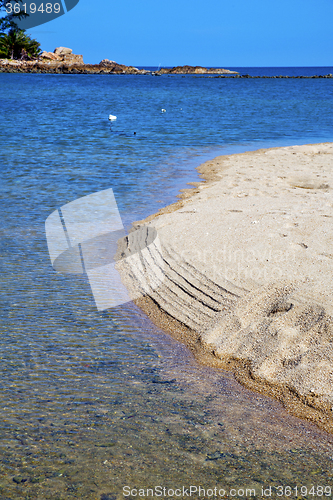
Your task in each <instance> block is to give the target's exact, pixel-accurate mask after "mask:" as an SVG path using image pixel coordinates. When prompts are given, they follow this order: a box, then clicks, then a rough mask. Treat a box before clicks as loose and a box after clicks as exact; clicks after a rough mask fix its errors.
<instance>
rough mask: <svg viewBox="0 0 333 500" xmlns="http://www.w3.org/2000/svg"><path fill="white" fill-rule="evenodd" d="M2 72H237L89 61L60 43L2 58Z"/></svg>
mask: <svg viewBox="0 0 333 500" xmlns="http://www.w3.org/2000/svg"><path fill="white" fill-rule="evenodd" d="M0 72H2V73H73V74H80V73H83V74H115V75H149V74H151V75H154V76H159V75H164V74H200V75H203V74H217V75H221V74H237V72H235V71H230V70H227V69H222V68H210V69H207V68H203V67H201V66H177V67H175V68H161V69H160V70H158V71H149V70H146V69H138V68H136V67H134V66H126V65H125V64H118V63H116V62H115V61H111V60H109V59H103V60H102V61H101V62H100V63H99V64H85V63H84V62H83V56H82V55H78V54H73V53H72V49H69V48H67V47H57V48H56V49H55V50H54V52H46V51H44V52H42V53H41V55H40V56H39V58H37V59H33V60H30V61H20V60H12V59H0Z"/></svg>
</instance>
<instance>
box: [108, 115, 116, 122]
mask: <svg viewBox="0 0 333 500" xmlns="http://www.w3.org/2000/svg"><path fill="white" fill-rule="evenodd" d="M116 119H117V117H116V116H114V115H109V120H110V122H114V121H116Z"/></svg>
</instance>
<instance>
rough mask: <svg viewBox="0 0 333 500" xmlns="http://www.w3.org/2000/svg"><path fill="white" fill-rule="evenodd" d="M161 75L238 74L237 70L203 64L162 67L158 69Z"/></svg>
mask: <svg viewBox="0 0 333 500" xmlns="http://www.w3.org/2000/svg"><path fill="white" fill-rule="evenodd" d="M156 74H159V75H222V74H223V75H224V74H229V75H237V74H238V73H237V71H230V70H229V69H223V68H210V69H208V68H204V67H203V66H175V67H174V68H161V69H160V70H159V71H156Z"/></svg>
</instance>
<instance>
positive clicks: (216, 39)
mask: <svg viewBox="0 0 333 500" xmlns="http://www.w3.org/2000/svg"><path fill="white" fill-rule="evenodd" d="M332 19H333V0H279V1H270V0H252V1H249V0H140V1H139V0H99V1H98V2H93V1H91V0H80V2H79V4H78V5H77V6H76V7H75V8H74V9H72V10H71V11H70V12H68V13H67V14H65V15H64V16H62V17H60V18H58V19H55V20H53V21H51V22H49V23H47V24H44V25H42V26H38V27H36V28H34V29H31V30H29V33H30V34H31V35H33V37H34V38H37V40H38V41H39V42H41V46H42V49H43V50H48V51H53V50H54V49H55V47H57V46H60V45H62V46H65V47H70V48H72V49H73V52H74V53H76V54H83V58H84V62H86V63H98V62H100V61H101V60H102V59H104V58H108V59H111V60H115V61H117V62H118V63H123V64H133V65H135V66H158V65H159V64H161V65H162V66H175V65H182V64H191V65H203V66H220V67H226V68H227V67H232V66H332V65H333V30H332Z"/></svg>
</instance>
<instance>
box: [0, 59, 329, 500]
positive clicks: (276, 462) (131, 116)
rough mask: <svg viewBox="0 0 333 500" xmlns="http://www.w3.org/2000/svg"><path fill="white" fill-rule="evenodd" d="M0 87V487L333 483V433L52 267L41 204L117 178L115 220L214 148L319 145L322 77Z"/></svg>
mask: <svg viewBox="0 0 333 500" xmlns="http://www.w3.org/2000/svg"><path fill="white" fill-rule="evenodd" d="M326 69H327V71H326ZM326 69H325V71H323V74H327V73H330V72H332V71H330V70H331V68H326ZM244 72H245V71H244ZM246 72H247V71H246ZM276 74H279V73H278V72H276ZM301 74H303V73H301ZM0 84H1V94H0V95H1V98H0V99H1V100H0V113H1V150H0V163H1V186H0V189H1V191H0V192H1V215H2V217H1V219H0V230H1V250H0V252H1V275H0V276H1V277H0V279H1V302H2V307H1V314H0V325H1V336H0V363H1V364H0V368H1V369H0V386H1V394H0V406H1V414H0V435H1V440H0V456H1V459H0V499H16V498H29V499H49V498H50V499H51V498H52V499H55V498H58V499H67V498H87V499H90V498H91V499H98V500H100V499H102V500H103V499H104V500H107V499H108V498H113V499H115V498H119V499H120V498H125V497H123V495H122V488H123V486H125V485H129V486H131V487H132V489H133V488H139V487H140V488H153V487H154V486H157V485H162V486H166V487H168V488H178V487H182V486H185V487H186V486H189V485H191V484H192V485H197V486H199V485H201V487H205V488H214V487H215V486H219V487H220V489H225V492H226V495H227V496H228V495H229V496H231V493H230V488H236V490H237V492H239V494H238V493H237V495H236V497H244V495H245V494H244V495H242V494H241V490H242V488H243V489H245V488H250V487H251V488H252V487H253V488H254V489H255V490H256V494H257V496H258V497H260V495H261V487H262V486H265V488H266V487H268V486H270V485H271V486H272V488H273V493H272V496H273V497H274V498H275V497H276V493H277V492H278V491H279V490H274V487H276V486H278V485H283V486H291V487H292V488H294V487H296V486H298V487H300V486H304V487H307V488H308V490H309V491H310V489H311V487H312V485H313V486H314V487H315V488H317V486H323V487H327V488H328V487H329V486H331V487H332V489H333V470H332V466H333V439H332V437H330V436H328V435H327V434H325V433H324V432H321V431H318V430H317V429H316V428H315V427H314V426H312V425H310V424H308V423H306V422H304V421H300V420H298V419H296V418H293V417H290V416H288V414H286V413H285V412H284V411H283V409H282V408H281V407H280V406H279V405H278V404H277V403H275V402H274V401H272V400H269V399H268V398H264V397H262V396H258V395H257V394H252V393H250V392H249V391H246V390H245V389H243V388H242V387H240V386H239V385H238V384H236V383H235V382H234V380H233V377H232V376H231V375H229V374H225V373H223V372H219V371H214V370H212V369H207V368H206V367H202V366H199V365H198V364H197V363H196V362H195V361H194V360H193V359H192V357H191V355H190V354H189V353H188V351H187V349H186V348H184V347H183V346H181V345H179V344H178V343H177V342H175V341H174V340H172V339H171V338H170V337H169V336H168V335H166V334H164V333H163V332H160V331H159V330H158V329H157V328H155V327H154V326H153V325H152V324H150V323H149V321H147V320H146V318H145V317H144V315H143V314H142V313H141V312H140V311H138V310H137V308H136V307H135V306H134V305H132V304H126V305H124V306H123V307H119V308H117V309H112V310H108V311H104V312H102V313H98V312H97V311H96V309H95V307H94V304H93V301H92V297H91V293H90V289H89V286H88V285H87V283H86V282H85V280H84V279H83V278H80V277H72V276H61V275H58V274H56V273H55V272H54V271H53V270H52V267H51V264H50V260H49V256H48V251H47V246H46V240H45V234H44V221H45V219H46V218H47V216H48V215H49V214H50V213H51V212H52V211H54V210H55V209H56V208H58V207H60V206H62V205H64V204H65V203H68V202H70V201H72V200H74V199H77V198H80V197H82V196H85V195H87V194H90V193H93V192H97V191H101V190H103V189H107V188H110V187H112V188H113V190H114V192H115V196H116V199H117V203H118V206H119V210H120V213H121V216H122V218H123V221H124V223H125V226H126V227H127V228H128V227H129V226H130V224H131V222H133V221H135V220H138V219H141V218H143V217H145V216H147V215H149V214H151V213H154V212H156V211H157V210H158V208H160V207H161V206H164V205H166V204H169V203H171V202H173V201H175V199H176V198H175V197H176V195H177V193H178V190H179V189H180V188H183V187H185V186H186V182H188V181H196V180H198V177H197V174H196V171H195V170H194V167H195V166H197V165H199V164H200V163H201V162H202V161H204V160H206V159H208V158H212V157H214V156H216V155H217V154H223V153H231V152H238V151H245V150H248V149H257V148H259V147H271V146H279V145H281V146H285V145H290V144H302V143H314V142H324V141H332V140H333V133H332V130H333V129H332V125H333V123H332V122H333V120H332V116H333V81H332V80H223V79H215V78H193V77H190V76H188V77H181V76H173V77H167V76H165V77H158V78H154V77H149V76H139V77H135V76H99V75H28V74H27V75H19V74H0ZM162 108H165V109H166V113H161V109H162ZM109 114H114V115H116V116H118V119H117V121H116V122H115V123H114V124H112V126H111V128H110V124H109V122H108V115H109ZM134 132H136V134H134ZM274 491H275V493H274ZM318 491H319V493H320V491H321V490H318ZM318 491H317V490H315V492H316V493H318ZM325 491H326V493H325V492H324V494H323V495H324V496H325V495H326V494H327V495H326V497H328V496H330V495H328V493H329V490H328V489H327V490H325ZM134 493H135V492H133V495H131V497H132V498H133V497H134V496H135V495H134ZM295 493H296V495H295ZM303 493H305V490H303ZM298 494H299V491H296V490H293V496H294V497H295V498H297V496H299V495H298ZM274 495H275V496H274ZM287 496H288V495H287ZM303 496H304V495H303ZM305 496H306V495H305ZM318 496H320V495H318ZM181 497H184V498H186V494H183V493H182V495H181ZM206 497H207V495H206ZM308 497H310V498H311V494H309V495H308ZM166 498H172V495H171V494H170V495H166ZM178 498H180V497H178ZM192 498H197V497H195V495H193V496H192ZM201 498H202V496H201ZM213 498H214V496H213ZM312 498H313V496H312Z"/></svg>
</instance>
